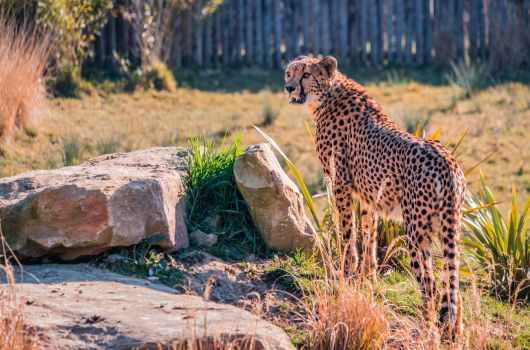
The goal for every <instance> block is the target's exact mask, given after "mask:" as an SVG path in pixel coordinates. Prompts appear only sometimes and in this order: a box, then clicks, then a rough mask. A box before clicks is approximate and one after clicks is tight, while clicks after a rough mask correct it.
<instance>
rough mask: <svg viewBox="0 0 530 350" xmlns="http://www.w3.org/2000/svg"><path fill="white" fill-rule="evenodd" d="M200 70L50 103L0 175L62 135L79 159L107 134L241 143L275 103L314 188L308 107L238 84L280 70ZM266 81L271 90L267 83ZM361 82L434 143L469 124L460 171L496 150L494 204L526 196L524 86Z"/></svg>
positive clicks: (29, 166)
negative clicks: (158, 86) (234, 136)
mask: <svg viewBox="0 0 530 350" xmlns="http://www.w3.org/2000/svg"><path fill="white" fill-rule="evenodd" d="M204 74H205V75H204V76H202V75H201V76H200V77H201V78H202V80H203V81H207V82H208V83H209V84H211V86H212V89H213V90H214V91H208V90H204V89H203V90H200V89H194V88H187V87H185V86H186V84H187V81H186V80H182V79H181V80H179V86H180V87H179V88H177V91H176V92H175V93H168V92H137V93H134V94H131V95H129V94H112V95H107V96H100V97H84V98H82V99H54V100H52V101H51V103H50V108H49V110H50V112H49V113H47V114H46V115H45V116H43V117H41V118H39V119H38V120H35V121H34V122H32V123H30V124H29V125H28V126H27V128H30V129H32V130H38V132H35V136H30V135H26V134H21V135H19V137H18V138H17V141H16V142H13V143H11V144H10V147H9V149H7V150H6V154H5V156H4V157H0V176H10V175H14V174H18V173H21V172H24V171H28V170H33V169H46V168H56V167H60V166H62V165H63V164H64V162H63V155H64V150H63V148H62V142H61V141H62V140H63V139H64V137H66V136H69V135H71V136H72V137H74V138H75V139H76V140H77V141H78V142H79V150H80V154H79V159H78V160H79V161H83V160H86V159H88V158H90V157H93V156H95V155H97V154H98V153H100V152H101V147H100V146H99V145H100V144H102V143H105V142H107V141H108V140H111V139H112V140H113V141H114V142H115V143H116V144H119V145H120V146H119V150H120V151H130V150H133V149H139V148H145V147H150V146H157V145H165V146H169V145H172V144H173V143H174V142H176V144H177V145H179V146H186V144H187V140H188V138H189V136H190V135H193V134H197V133H198V134H202V133H204V134H206V135H207V136H219V137H220V138H221V137H222V136H223V135H224V133H225V131H226V130H230V131H237V130H239V129H242V130H243V136H244V139H243V144H244V145H249V144H253V143H256V142H262V141H263V138H262V137H261V136H260V135H259V134H258V133H257V132H256V131H255V130H253V129H252V128H251V125H252V124H254V125H262V123H263V121H264V110H266V109H267V104H268V105H270V106H273V107H274V109H275V115H277V116H276V118H275V120H274V122H273V123H272V124H271V125H269V126H266V127H264V129H265V131H266V132H267V133H268V134H269V135H270V136H271V137H273V138H274V139H275V140H277V142H278V143H279V144H281V145H282V148H284V151H285V152H286V153H287V154H289V156H290V158H291V160H292V161H293V162H294V163H295V164H297V166H298V167H299V170H300V172H301V173H302V175H303V176H304V180H305V182H306V183H307V184H308V186H309V188H310V190H311V192H312V193H318V192H320V191H321V190H323V187H322V185H321V184H322V177H323V175H322V171H321V169H320V164H319V162H318V158H317V157H316V154H315V151H314V147H313V145H312V144H311V141H310V140H309V138H308V135H307V131H306V130H305V127H304V121H307V122H309V123H310V124H312V120H311V116H310V115H309V113H308V112H307V111H306V110H305V109H304V108H299V107H296V106H292V105H289V104H288V103H287V100H286V98H285V96H284V95H283V93H281V92H271V93H267V101H266V102H264V98H263V93H260V92H259V87H257V86H256V87H255V88H254V87H251V88H249V90H245V86H250V84H251V83H252V84H254V83H253V82H254V81H258V80H259V79H261V80H265V79H269V80H265V81H264V82H263V83H261V84H262V85H260V86H261V87H262V88H263V87H265V86H266V85H267V84H269V82H275V81H281V76H278V77H276V76H272V77H271V78H263V77H262V75H265V74H268V73H261V72H256V73H254V72H253V73H240V74H238V75H235V76H233V77H232V78H229V77H227V78H225V77H224V76H222V78H221V77H219V76H217V75H216V73H211V74H210V75H206V73H204ZM440 75H442V76H443V74H440ZM230 79H231V80H230ZM236 80H237V81H239V84H240V85H241V89H240V90H237V91H221V89H222V88H223V86H224V85H223V84H226V85H228V86H232V85H235V84H236V82H235V81H236ZM188 85H189V83H188ZM215 86H218V87H217V88H215ZM270 86H271V89H272V91H275V89H274V88H275V85H270ZM366 87H367V89H368V91H370V92H371V93H372V94H373V95H374V97H375V98H376V100H377V101H379V102H380V103H381V105H382V107H383V109H384V110H385V111H386V112H387V113H388V114H389V115H390V116H392V117H395V118H396V119H397V121H398V123H400V124H401V125H402V126H403V127H405V126H406V125H407V124H410V122H409V121H408V119H410V118H411V116H412V119H414V121H413V123H414V124H416V121H417V120H423V121H425V120H427V119H428V120H429V125H428V127H427V130H426V132H427V134H431V133H432V132H434V131H435V130H437V129H438V128H443V132H442V139H441V141H442V142H447V141H450V140H457V139H458V138H459V137H460V135H461V133H462V132H463V131H464V130H466V129H469V134H468V137H467V138H466V140H465V142H464V144H463V145H462V146H461V151H462V152H463V154H462V157H461V158H462V159H464V163H463V165H462V166H463V168H464V169H467V168H469V167H470V166H472V165H473V164H476V162H478V161H480V160H481V159H483V158H484V157H485V156H486V155H488V154H490V153H491V152H493V151H495V152H496V153H495V155H494V156H493V157H492V158H491V159H490V160H488V161H487V162H486V163H485V164H483V165H482V166H481V170H482V171H483V172H484V174H485V176H486V179H487V181H488V183H490V184H492V185H493V188H492V190H494V191H495V193H496V194H498V196H499V200H501V201H504V200H506V199H508V198H509V195H510V190H511V185H512V183H514V184H515V186H516V189H517V191H518V192H519V193H521V195H522V198H524V197H526V196H527V195H528V194H530V165H529V164H528V161H527V160H528V159H529V158H530V148H528V147H527V143H528V131H529V130H530V87H529V86H528V85H526V84H521V83H504V84H500V85H497V86H492V87H489V88H486V89H484V90H481V91H478V92H477V93H475V94H474V95H473V96H472V97H471V98H467V99H466V98H462V96H463V94H464V92H463V91H462V92H458V91H456V95H455V90H454V89H453V87H451V86H449V85H431V84H425V83H419V82H414V81H409V82H407V81H404V82H400V83H397V84H395V83H394V84H393V83H388V82H386V81H381V82H377V83H368V84H366ZM459 94H461V95H459ZM264 104H265V105H264ZM478 174H479V172H478V171H477V172H475V174H474V175H472V177H471V178H470V188H474V186H475V185H474V183H475V182H476V181H477V180H478Z"/></svg>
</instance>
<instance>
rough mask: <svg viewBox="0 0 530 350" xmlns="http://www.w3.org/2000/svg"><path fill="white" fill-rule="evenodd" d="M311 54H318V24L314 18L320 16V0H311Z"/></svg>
mask: <svg viewBox="0 0 530 350" xmlns="http://www.w3.org/2000/svg"><path fill="white" fill-rule="evenodd" d="M312 10H313V21H312V22H313V54H315V55H318V54H320V53H321V52H320V51H321V50H320V48H321V46H320V26H319V25H318V23H319V22H318V21H315V20H314V19H315V18H320V0H313V8H312Z"/></svg>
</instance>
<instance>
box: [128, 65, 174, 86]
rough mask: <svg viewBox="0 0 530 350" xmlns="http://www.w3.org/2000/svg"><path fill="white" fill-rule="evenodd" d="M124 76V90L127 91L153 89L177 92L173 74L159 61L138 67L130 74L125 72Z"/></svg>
mask: <svg viewBox="0 0 530 350" xmlns="http://www.w3.org/2000/svg"><path fill="white" fill-rule="evenodd" d="M125 76H126V77H127V79H128V80H127V83H126V86H125V89H126V90H128V91H134V90H137V89H143V90H151V89H155V90H158V91H162V90H165V91H169V92H175V91H176V90H177V82H176V81H175V77H174V76H173V73H172V72H171V70H170V69H169V68H167V66H166V65H165V63H163V62H161V61H154V62H153V63H152V64H149V65H144V66H140V67H138V68H137V69H135V70H133V71H132V72H130V73H129V72H127V71H125Z"/></svg>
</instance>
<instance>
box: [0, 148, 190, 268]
mask: <svg viewBox="0 0 530 350" xmlns="http://www.w3.org/2000/svg"><path fill="white" fill-rule="evenodd" d="M186 154H187V153H186V151H182V150H181V151H179V150H177V149H176V148H174V147H157V148H149V149H145V150H140V151H135V152H130V153H116V154H109V155H104V156H100V157H97V158H94V159H91V160H89V161H87V162H85V163H83V164H81V165H79V166H72V167H64V168H60V169H55V170H43V171H34V172H29V173H24V174H21V175H17V176H13V177H8V178H3V179H0V221H1V228H2V230H3V233H4V235H5V236H6V238H7V240H8V242H9V243H10V245H11V247H12V248H13V249H14V250H15V252H16V253H17V254H18V255H19V256H21V257H39V256H43V255H46V254H53V255H58V256H59V257H61V258H62V259H65V260H70V259H75V258H78V257H80V256H84V255H92V254H98V253H100V252H102V251H104V250H106V249H109V248H111V247H116V246H127V245H131V244H135V243H138V242H140V240H142V239H143V238H148V237H152V236H158V235H161V236H163V237H164V240H163V241H161V242H160V245H161V246H162V247H164V248H166V249H168V250H176V249H179V248H184V247H187V246H188V233H187V230H186V225H185V222H184V214H185V205H184V188H183V184H182V175H183V173H184V171H185V156H186Z"/></svg>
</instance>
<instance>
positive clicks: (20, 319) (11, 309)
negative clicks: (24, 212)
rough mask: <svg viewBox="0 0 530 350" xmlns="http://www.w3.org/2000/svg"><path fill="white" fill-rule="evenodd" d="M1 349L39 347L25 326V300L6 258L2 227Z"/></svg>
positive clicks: (20, 349) (0, 261)
mask: <svg viewBox="0 0 530 350" xmlns="http://www.w3.org/2000/svg"><path fill="white" fill-rule="evenodd" d="M0 242H1V243H0V246H1V248H0V249H1V250H0V350H29V349H37V346H36V343H35V342H34V339H33V337H32V336H31V335H30V334H29V333H28V332H27V330H26V329H25V328H24V312H23V302H22V300H21V299H20V298H19V297H18V296H17V293H16V284H15V275H14V272H13V267H12V266H11V264H10V262H9V259H8V258H6V250H7V247H6V245H5V244H6V243H5V242H4V236H3V235H2V230H1V227H0Z"/></svg>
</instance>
